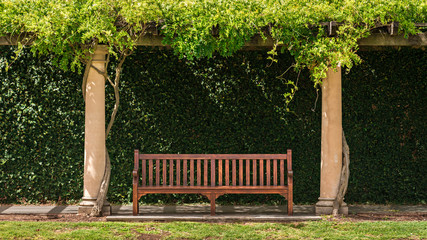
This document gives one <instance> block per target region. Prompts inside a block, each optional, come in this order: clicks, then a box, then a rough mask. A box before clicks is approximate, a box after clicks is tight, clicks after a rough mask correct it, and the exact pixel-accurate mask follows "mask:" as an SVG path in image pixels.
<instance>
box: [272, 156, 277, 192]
mask: <svg viewBox="0 0 427 240" xmlns="http://www.w3.org/2000/svg"><path fill="white" fill-rule="evenodd" d="M273 184H274V186H277V160H276V159H274V160H273Z"/></svg>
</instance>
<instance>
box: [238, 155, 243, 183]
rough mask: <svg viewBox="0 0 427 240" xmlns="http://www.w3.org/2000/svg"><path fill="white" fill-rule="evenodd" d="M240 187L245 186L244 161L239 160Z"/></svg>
mask: <svg viewBox="0 0 427 240" xmlns="http://www.w3.org/2000/svg"><path fill="white" fill-rule="evenodd" d="M239 185H240V186H243V159H239Z"/></svg>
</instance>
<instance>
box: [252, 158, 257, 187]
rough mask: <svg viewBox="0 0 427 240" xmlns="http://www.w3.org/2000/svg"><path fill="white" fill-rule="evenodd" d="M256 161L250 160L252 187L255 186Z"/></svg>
mask: <svg viewBox="0 0 427 240" xmlns="http://www.w3.org/2000/svg"><path fill="white" fill-rule="evenodd" d="M256 161H257V160H256V159H253V160H252V186H256V185H257V166H256Z"/></svg>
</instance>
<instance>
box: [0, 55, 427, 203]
mask: <svg viewBox="0 0 427 240" xmlns="http://www.w3.org/2000/svg"><path fill="white" fill-rule="evenodd" d="M10 54H12V52H11V51H10V50H9V48H7V47H2V48H0V56H1V57H2V58H0V69H2V70H1V72H0V79H1V94H0V138H1V146H0V189H1V191H0V203H20V202H31V203H39V202H41V203H43V202H49V201H53V202H57V201H59V202H64V201H67V202H73V201H79V200H80V198H81V196H82V184H83V179H82V175H83V147H84V143H83V141H84V103H83V100H82V94H81V89H80V88H81V79H82V76H81V74H74V73H63V72H61V71H60V70H58V69H57V68H55V67H52V65H51V64H50V60H49V59H48V58H43V59H40V60H39V59H37V58H34V57H32V56H31V55H30V54H24V55H23V56H22V57H21V58H20V59H18V61H17V62H15V63H14V64H13V65H12V67H11V69H10V70H9V71H8V72H6V71H5V70H4V62H3V61H4V58H7V57H8V56H10ZM360 54H361V55H362V58H363V59H364V60H365V61H364V62H363V63H362V64H361V65H359V66H357V67H355V68H353V69H352V70H351V72H350V73H349V74H345V75H344V76H343V77H344V78H343V113H344V115H343V125H344V130H345V133H346V137H347V141H348V143H349V145H350V151H351V161H352V163H351V168H350V171H351V178H350V183H349V191H348V195H347V200H346V201H347V202H349V203H355V202H373V203H389V202H391V203H403V202H404V203H425V200H426V192H427V191H426V190H427V189H426V186H427V182H426V181H427V180H426V179H427V178H426V176H425V169H427V168H426V167H427V166H426V162H427V161H426V149H425V136H426V132H425V123H426V122H427V121H426V116H425V112H426V107H425V105H424V103H425V102H426V100H427V99H426V80H427V75H426V71H425V65H426V63H427V57H426V54H425V52H424V51H421V50H410V49H403V50H401V51H396V50H390V51H381V52H361V53H360ZM279 58H280V59H279V65H277V64H275V65H272V66H271V67H266V66H267V65H269V61H268V60H266V59H267V56H266V55H265V53H264V52H239V53H238V54H236V55H235V56H233V57H229V58H221V57H214V58H212V59H203V60H199V61H197V62H194V63H190V62H187V61H184V60H179V59H178V58H177V57H176V56H174V55H173V54H172V53H171V52H168V51H160V50H155V49H139V50H138V51H137V52H136V53H135V54H133V55H132V56H131V57H129V58H128V59H127V61H126V66H125V70H124V73H123V78H122V85H121V106H120V109H119V115H118V118H117V120H116V123H115V125H114V127H113V129H112V133H111V135H110V137H109V139H108V140H107V146H108V148H109V150H110V156H111V158H112V179H111V185H110V192H109V199H110V201H112V202H115V203H121V202H129V201H131V192H132V187H131V176H130V172H131V169H132V157H133V149H135V148H139V149H141V151H143V152H146V153H283V152H285V151H286V148H291V149H292V150H293V156H294V173H295V180H294V182H295V188H294V194H295V200H294V201H295V203H315V202H316V201H317V198H318V197H319V179H320V126H321V123H320V111H321V103H320V99H321V96H320V94H319V99H318V101H317V103H316V98H317V94H316V91H315V90H314V89H313V87H312V84H311V83H310V82H309V81H306V80H307V78H308V77H309V75H308V73H306V72H303V73H301V76H300V79H301V80H300V81H299V88H300V90H299V91H298V92H297V95H296V96H295V101H294V102H293V103H292V105H291V109H292V110H293V112H292V113H286V112H283V111H282V110H281V109H283V105H284V102H283V98H282V94H283V93H284V90H286V88H287V86H286V85H285V84H284V83H283V82H282V81H281V80H279V79H277V78H276V76H278V75H280V74H281V73H282V72H283V69H284V67H283V66H288V65H290V64H291V62H292V58H291V57H290V56H288V55H281V56H280V57H279ZM286 77H288V78H291V79H296V78H297V74H295V73H288V74H287V75H286ZM107 94H108V98H107V103H108V104H110V105H109V106H107V116H108V115H109V114H108V113H109V111H110V110H111V108H112V106H111V103H112V102H113V96H112V94H111V88H108V90H107ZM313 110H314V111H313ZM143 201H145V202H149V203H158V202H159V203H181V202H186V203H189V202H200V201H206V199H204V197H201V196H197V195H177V196H168V195H148V196H145V197H144V198H143ZM218 202H219V203H220V204H221V203H223V204H233V203H239V204H243V203H265V202H269V203H282V202H283V199H282V197H279V196H275V195H247V196H244V197H242V196H241V195H240V196H239V195H237V196H236V195H225V196H222V197H220V198H219V199H218Z"/></svg>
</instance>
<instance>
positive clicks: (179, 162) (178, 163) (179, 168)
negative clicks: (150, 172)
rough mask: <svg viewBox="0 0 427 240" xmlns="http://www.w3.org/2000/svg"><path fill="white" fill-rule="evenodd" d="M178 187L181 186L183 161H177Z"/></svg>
mask: <svg viewBox="0 0 427 240" xmlns="http://www.w3.org/2000/svg"><path fill="white" fill-rule="evenodd" d="M176 185H177V186H181V159H177V160H176Z"/></svg>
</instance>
